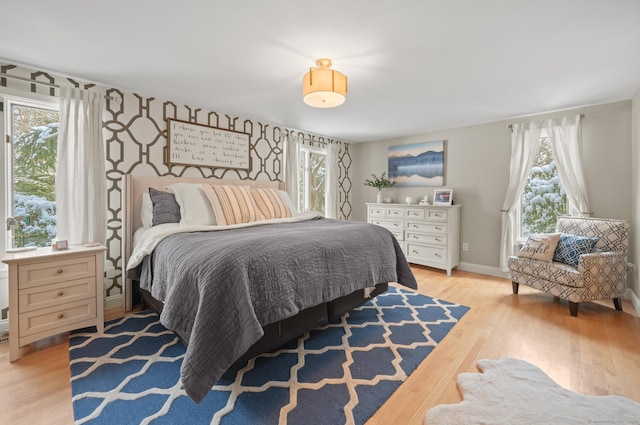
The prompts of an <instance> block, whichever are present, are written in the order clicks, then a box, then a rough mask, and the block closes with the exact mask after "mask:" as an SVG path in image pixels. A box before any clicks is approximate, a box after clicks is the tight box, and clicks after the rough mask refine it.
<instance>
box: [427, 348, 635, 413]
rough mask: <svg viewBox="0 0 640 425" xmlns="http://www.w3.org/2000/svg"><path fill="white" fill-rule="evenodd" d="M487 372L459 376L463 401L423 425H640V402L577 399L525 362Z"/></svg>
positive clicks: (496, 363) (494, 365)
mask: <svg viewBox="0 0 640 425" xmlns="http://www.w3.org/2000/svg"><path fill="white" fill-rule="evenodd" d="M478 368H479V369H480V370H482V371H483V373H461V374H460V375H458V381H457V382H458V388H459V389H460V393H461V394H462V399H463V401H462V402H460V403H458V404H442V405H440V406H436V407H434V408H432V409H431V410H429V411H428V412H427V417H426V419H425V424H428V425H455V424H465V425H469V424H509V425H524V424H536V425H537V424H548V425H551V424H558V425H571V424H576V425H582V424H640V403H638V402H635V401H633V400H630V399H628V398H624V397H620V396H615V395H609V396H589V395H582V394H576V393H574V392H572V391H569V390H566V389H564V388H562V387H561V386H559V385H558V384H556V383H555V382H554V381H553V380H552V379H551V378H549V377H548V376H547V375H546V374H545V373H544V372H543V371H542V370H540V369H539V368H538V367H536V366H534V365H532V364H530V363H527V362H525V361H522V360H518V359H513V358H503V359H499V360H480V361H479V362H478Z"/></svg>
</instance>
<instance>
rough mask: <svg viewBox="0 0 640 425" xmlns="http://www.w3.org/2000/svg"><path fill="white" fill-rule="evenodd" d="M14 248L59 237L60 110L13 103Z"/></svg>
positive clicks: (48, 242) (39, 244)
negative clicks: (57, 164)
mask: <svg viewBox="0 0 640 425" xmlns="http://www.w3.org/2000/svg"><path fill="white" fill-rule="evenodd" d="M11 112H12V120H11V121H12V123H11V124H12V141H13V146H12V147H13V157H12V162H13V164H12V165H13V166H12V168H11V169H12V181H13V217H15V218H16V220H17V223H18V224H17V226H16V227H15V229H14V234H13V245H14V247H18V248H19V247H23V246H48V245H51V240H52V239H54V238H55V237H56V234H57V230H56V224H57V222H56V202H55V194H56V191H55V175H56V162H57V150H58V129H59V123H58V122H59V117H58V111H56V110H50V109H43V108H34V107H31V106H27V105H18V104H13V105H12V108H11Z"/></svg>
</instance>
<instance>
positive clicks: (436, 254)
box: [433, 252, 441, 257]
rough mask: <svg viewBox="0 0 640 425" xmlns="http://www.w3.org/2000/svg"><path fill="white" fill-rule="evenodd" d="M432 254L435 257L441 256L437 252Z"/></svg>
mask: <svg viewBox="0 0 640 425" xmlns="http://www.w3.org/2000/svg"><path fill="white" fill-rule="evenodd" d="M433 255H435V256H436V257H441V255H440V254H438V253H437V252H436V253H434V254H433Z"/></svg>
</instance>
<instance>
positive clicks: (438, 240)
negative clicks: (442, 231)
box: [407, 232, 447, 245]
mask: <svg viewBox="0 0 640 425" xmlns="http://www.w3.org/2000/svg"><path fill="white" fill-rule="evenodd" d="M407 241H408V242H423V243H430V244H438V245H446V244H447V237H446V236H441V235H429V234H423V233H413V232H407Z"/></svg>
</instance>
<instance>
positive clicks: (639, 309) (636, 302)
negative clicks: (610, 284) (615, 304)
mask: <svg viewBox="0 0 640 425" xmlns="http://www.w3.org/2000/svg"><path fill="white" fill-rule="evenodd" d="M624 297H625V298H627V299H629V300H631V305H632V306H633V308H634V309H635V310H636V313H637V314H638V315H640V297H638V294H636V293H635V292H633V290H632V289H631V288H627V290H626V291H625V293H624Z"/></svg>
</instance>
